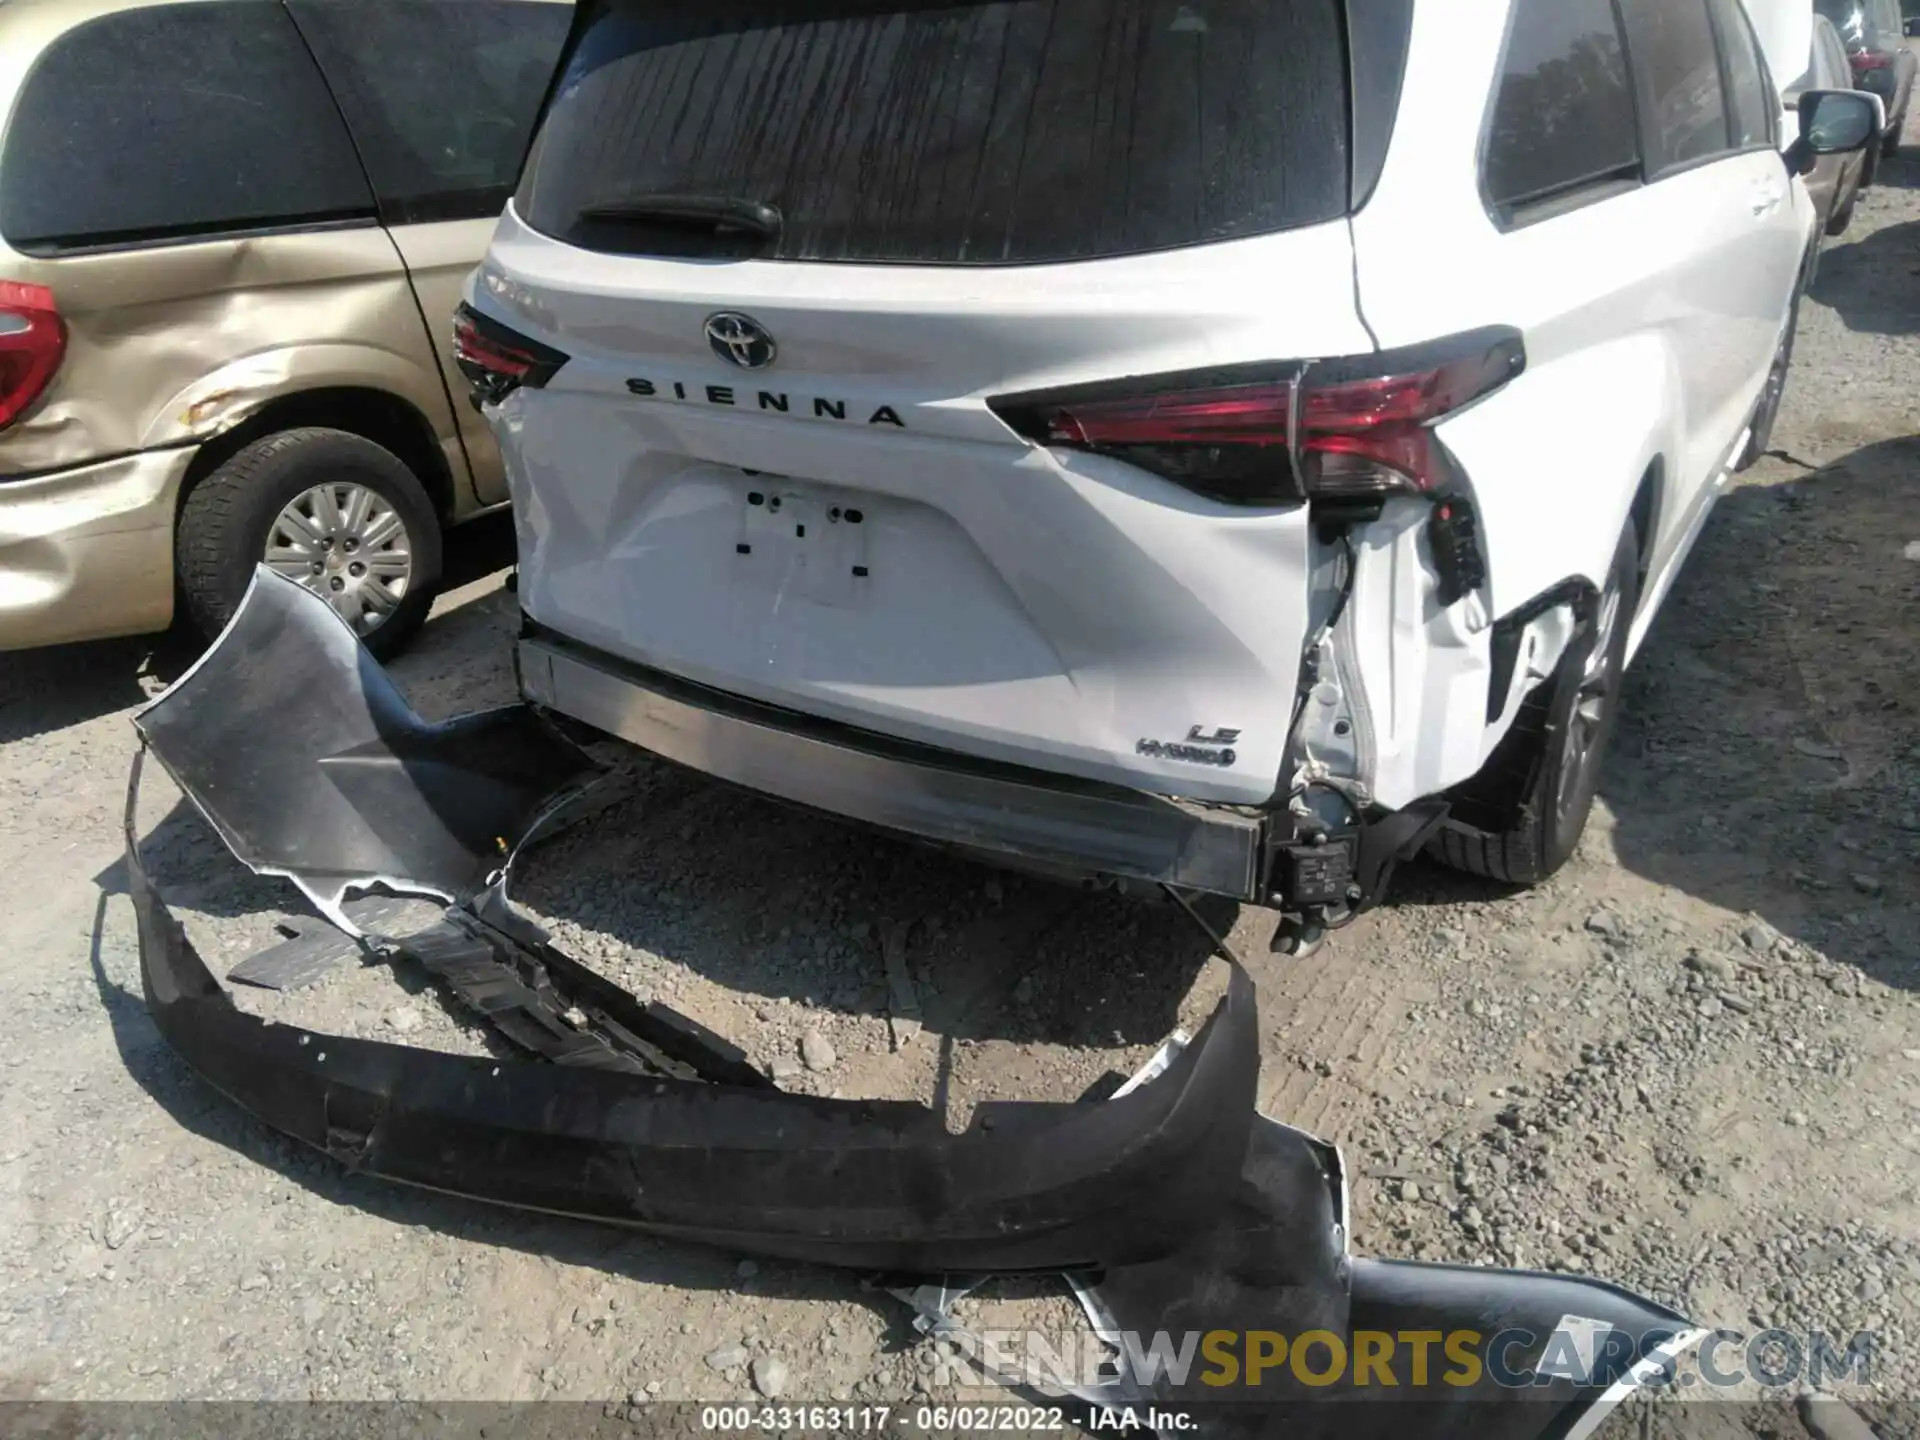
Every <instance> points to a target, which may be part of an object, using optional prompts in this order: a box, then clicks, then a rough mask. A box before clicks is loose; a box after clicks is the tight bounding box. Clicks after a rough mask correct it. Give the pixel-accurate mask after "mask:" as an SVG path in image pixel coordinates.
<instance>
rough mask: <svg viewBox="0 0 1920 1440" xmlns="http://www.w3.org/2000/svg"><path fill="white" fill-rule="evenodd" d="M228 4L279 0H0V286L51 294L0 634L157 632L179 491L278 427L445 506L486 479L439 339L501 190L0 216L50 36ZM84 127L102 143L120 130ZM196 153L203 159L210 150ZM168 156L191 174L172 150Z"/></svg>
mask: <svg viewBox="0 0 1920 1440" xmlns="http://www.w3.org/2000/svg"><path fill="white" fill-rule="evenodd" d="M236 3H246V4H248V5H249V6H250V7H266V8H267V9H270V10H272V11H274V12H283V10H284V7H282V6H281V5H280V4H279V3H278V0H133V3H132V4H128V3H124V0H10V3H7V4H5V5H0V115H10V116H12V117H13V118H12V122H11V123H10V126H9V132H8V133H7V134H6V135H5V136H4V137H0V283H3V282H13V283H14V284H16V285H24V286H30V287H43V289H44V290H45V291H47V292H51V295H52V297H53V299H54V301H55V303H56V304H57V307H58V312H59V317H60V321H61V323H62V324H63V325H64V328H65V337H66V340H65V353H64V356H63V357H62V359H61V361H60V364H59V369H58V371H57V372H56V373H55V374H54V376H53V378H52V380H51V382H50V383H49V384H47V386H46V387H45V389H44V391H43V392H42V393H40V394H39V395H38V396H37V398H36V399H35V400H34V401H33V402H32V403H30V404H29V405H28V406H27V408H26V409H25V411H24V412H23V413H21V414H20V415H19V417H18V418H17V419H16V420H15V421H14V422H13V423H12V424H10V425H7V426H6V427H5V428H3V429H0V650H8V649H17V648H23V647H27V646H38V645H47V644H54V643H59V642H66V641H78V640H90V639H96V638H101V637H106V636H113V635H129V634H139V633H145V632H150V631H155V630H159V629H164V628H165V627H166V626H167V625H168V623H169V622H170V620H171V618H172V615H173V610H174V600H175V590H176V586H175V562H174V532H175V523H176V517H177V515H178V512H179V506H180V503H181V498H182V495H183V492H184V491H185V490H186V488H187V487H189V486H191V485H192V484H194V483H195V481H196V480H197V479H198V478H199V477H200V476H201V475H202V474H203V473H205V472H206V471H207V470H208V469H209V468H210V467H211V466H212V465H214V464H217V463H218V462H219V460H220V459H221V458H223V457H224V456H225V455H228V454H231V453H232V452H233V450H234V446H235V443H236V442H239V441H244V440H245V439H248V438H252V437H256V436H259V435H263V434H268V433H272V432H273V431H274V430H276V429H277V428H282V427H291V426H296V425H322V426H328V427H332V428H338V429H343V430H347V431H349V432H353V433H356V434H361V435H364V436H366V437H367V438H369V439H372V440H374V441H376V442H377V443H380V444H382V445H384V446H386V447H387V448H388V449H390V450H393V451H394V453H396V454H398V455H399V456H400V457H401V458H402V459H403V460H405V461H406V462H407V464H408V465H409V467H410V468H411V469H412V470H413V471H414V473H415V474H416V475H417V476H418V478H419V479H420V481H421V483H422V485H423V486H424V487H425V489H426V491H427V493H428V495H429V496H430V498H431V499H432V501H433V505H434V509H435V510H436V512H437V513H438V514H439V516H440V518H441V520H442V522H443V523H446V524H452V523H457V522H458V521H460V520H463V519H466V518H468V517H469V516H472V515H474V514H476V513H478V512H480V511H482V510H485V509H487V508H489V507H492V506H495V505H498V504H500V503H502V502H503V501H504V500H505V499H506V487H505V482H504V477H503V475H502V470H501V461H500V456H499V452H498V451H497V449H496V448H495V446H494V443H493V440H492V437H491V436H490V435H489V434H488V432H487V430H486V427H485V425H484V424H482V423H481V421H480V420H479V417H478V416H477V415H475V414H474V413H473V411H472V410H471V408H470V407H469V406H468V405H467V404H466V403H465V400H464V385H463V383H462V382H461V381H460V377H459V375H458V372H457V371H456V370H454V368H453V362H452V356H451V350H450V341H451V316H452V312H453V310H454V307H455V305H456V304H457V303H458V299H459V289H460V284H461V282H462V280H463V279H464V277H465V276H466V275H467V273H468V272H469V271H470V270H472V268H473V267H474V266H475V265H476V264H477V263H478V262H479V259H480V257H481V255H482V253H483V252H484V250H485V248H486V243H487V239H488V237H489V235H490V234H491V233H492V230H493V225H494V218H495V216H497V214H498V211H499V208H500V207H499V204H498V203H497V201H498V197H497V196H495V195H492V194H488V195H480V194H474V195H470V196H464V197H458V198H455V199H452V200H451V201H450V202H442V203H440V204H439V205H438V213H444V214H447V215H448V217H449V218H434V216H435V214H436V210H435V207H434V206H433V205H427V206H421V205H413V206H411V207H408V206H405V205H397V206H390V205H388V204H387V203H386V197H385V196H384V195H381V196H380V197H379V198H378V199H375V197H374V194H373V191H374V186H373V185H369V186H368V200H369V203H368V205H367V206H366V207H365V209H364V211H362V212H361V213H347V214H337V215H326V216H317V217H316V216H302V215H295V216H292V217H273V216H267V217H264V218H263V220H262V222H261V223H245V224H241V225H234V226H229V227H224V228H216V230H215V231H214V233H205V234H200V233H186V234H168V233H160V234H155V235H139V234H131V235H112V236H109V237H107V238H106V239H105V240H104V241H102V240H100V239H98V238H96V237H92V236H87V235H81V236H79V237H77V242H76V243H67V242H65V241H56V242H54V243H40V242H37V241H36V242H34V243H28V244H17V243H16V241H15V238H14V236H12V235H9V234H7V233H6V222H7V218H8V217H7V212H8V208H9V207H8V205H7V204H6V203H5V200H4V197H5V193H6V182H7V181H8V180H9V179H15V178H17V177H15V176H12V175H9V174H8V173H7V167H8V166H9V165H10V164H12V163H13V162H14V161H15V160H16V158H17V157H18V156H20V155H21V154H23V153H24V154H26V155H27V157H28V158H27V159H25V160H23V161H22V162H21V163H22V164H25V165H31V164H32V163H33V157H32V153H31V152H32V151H33V149H34V142H30V141H22V142H21V144H19V145H16V143H15V142H16V138H17V137H16V135H15V133H14V129H15V127H17V126H18V125H19V124H20V123H21V105H20V103H19V102H20V97H21V94H22V91H23V88H24V87H25V86H27V85H28V84H30V83H31V77H32V76H33V73H34V71H35V68H36V66H37V65H38V64H39V63H40V62H41V60H42V57H43V56H45V55H46V54H47V53H48V52H49V49H50V47H54V46H56V45H58V44H59V43H60V42H61V41H62V40H63V38H64V37H70V36H72V35H73V33H74V32H75V31H76V30H79V29H80V28H81V27H84V26H87V25H89V24H91V23H93V22H95V21H96V20H99V19H101V18H103V17H114V16H119V15H121V14H123V13H125V12H128V11H133V10H154V11H159V10H167V11H169V12H183V11H188V10H196V11H200V12H201V14H203V15H206V18H209V19H211V18H224V17H214V16H212V15H211V14H207V12H209V11H211V10H213V9H214V8H215V7H218V8H219V9H221V10H222V11H223V12H224V11H230V10H231V9H232V7H233V6H234V5H235V4H236ZM315 3H319V4H324V3H325V0H315ZM540 8H541V9H544V10H548V11H549V13H551V12H552V10H553V9H554V8H555V7H551V6H546V5H543V6H541V7H540ZM246 13H247V15H248V16H249V17H250V18H254V19H257V18H261V17H262V16H263V12H262V10H260V9H258V8H250V9H249V10H248V11H247V12H246ZM196 18H199V17H198V16H196ZM272 23H273V24H274V25H276V26H277V25H278V24H279V23H280V22H279V21H277V20H276V21H274V22H272ZM563 25H564V22H563V21H562V28H563ZM288 29H289V30H290V31H291V32H292V33H295V34H297V33H298V32H297V30H296V29H295V28H294V27H293V26H292V25H289V27H288ZM554 34H555V36H556V41H557V36H558V34H559V30H558V29H556V30H555V31H554ZM295 43H297V42H295ZM309 58H311V57H309ZM156 63H164V59H163V57H156ZM289 63H295V62H293V61H289ZM103 83H105V82H104V81H103ZM416 98H417V99H418V100H419V102H420V103H431V97H428V96H420V97H416ZM399 103H402V102H400V101H396V105H398V104H399ZM529 119H530V116H529ZM43 128H44V127H43ZM87 138H88V140H89V142H90V143H97V144H99V145H101V146H103V147H112V146H114V145H115V144H117V143H121V138H124V137H116V136H115V135H114V134H112V133H106V132H105V131H103V133H101V134H99V135H98V136H93V137H87ZM174 138H176V137H159V139H158V140H157V141H145V137H142V141H136V142H135V144H134V148H136V149H138V148H140V145H141V143H143V141H144V142H145V150H146V154H145V156H144V159H145V161H146V162H147V163H149V164H150V163H152V160H153V156H154V155H155V153H157V151H158V150H159V149H160V148H161V146H162V145H163V144H164V143H168V142H170V141H171V140H172V139H174ZM177 138H178V140H179V142H180V143H181V144H188V143H192V140H193V137H190V136H187V135H181V136H179V137H177ZM356 139H357V140H359V141H360V145H361V148H362V149H363V150H364V149H365V148H366V142H365V141H364V140H363V139H361V138H360V137H356ZM40 146H41V148H45V142H40ZM496 148H498V147H496ZM436 158H437V157H436ZM195 163H196V164H197V165H198V166H199V174H200V175H201V176H205V175H210V174H216V173H217V172H216V171H215V170H214V169H212V168H211V167H213V165H214V164H215V162H214V161H212V160H202V159H199V158H198V157H196V161H195ZM102 168H103V183H106V182H107V181H111V180H112V179H113V178H114V177H113V173H112V171H111V169H110V168H108V167H107V166H105V165H104V164H103V167H102ZM369 168H370V172H371V173H374V174H375V175H376V177H377V175H378V173H379V172H378V171H377V170H375V169H373V167H369ZM183 173H184V174H185V176H186V181H185V182H183V183H194V184H200V183H203V182H202V181H201V180H200V179H196V178H195V174H194V171H193V167H192V166H187V165H184V163H183ZM31 178H34V177H28V178H26V179H21V180H20V183H21V184H22V185H25V184H27V183H28V181H29V179H31ZM509 181H510V176H509ZM35 203H36V202H32V201H22V202H20V203H18V204H16V205H14V206H13V207H12V208H13V209H15V210H32V209H33V208H34V205H35ZM462 211H464V212H466V213H460V212H462ZM474 212H478V213H474ZM416 217H424V218H416ZM249 218H251V217H249ZM456 396H459V397H461V399H460V402H459V403H455V397H456Z"/></svg>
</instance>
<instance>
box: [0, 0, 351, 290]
mask: <svg viewBox="0 0 1920 1440" xmlns="http://www.w3.org/2000/svg"><path fill="white" fill-rule="evenodd" d="M372 211H373V196H372V194H371V193H370V192H369V190H368V188H367V182H366V177H365V176H364V175H363V174H362V173H361V170H360V166H359V162H358V160H357V159H356V158H355V156H354V152H353V144H352V142H351V141H350V140H349V139H348V138H347V132H346V129H345V127H344V126H343V125H342V124H341V123H340V116H339V112H338V111H337V110H336V109H335V107H334V103H333V100H332V99H331V98H330V97H329V96H328V94H327V89H326V85H325V84H324V82H322V80H321V78H320V72H319V71H318V70H316V69H315V68H314V64H313V59H312V57H311V56H310V55H309V54H308V53H307V50H306V47H305V46H304V45H303V44H302V43H301V41H300V36H299V35H298V33H296V32H295V30H294V28H293V23H292V21H290V20H289V19H288V18H287V15H286V12H285V11H283V10H282V9H281V8H280V7H279V6H278V5H274V4H266V3H255V0H204V3H197V4H192V5H171V6H155V7H150V8H144V9H137V10H124V11H120V12H118V13H115V14H110V15H104V16H101V17H100V18H98V19H95V20H89V21H87V22H86V23H85V24H83V25H79V26H76V27H75V28H74V29H72V30H70V31H68V32H67V33H66V34H65V35H63V36H61V37H60V38H59V39H58V40H56V41H54V43H53V44H52V45H51V46H49V47H48V48H47V50H46V51H45V52H44V53H43V54H42V55H41V56H40V59H39V61H38V62H37V63H36V64H35V65H34V67H33V69H32V71H31V72H30V73H29V74H28V76H27V81H26V85H25V87H24V89H23V90H22V92H21V95H20V99H19V101H18V103H17V104H16V105H15V107H14V113H13V119H12V121H11V123H10V124H9V126H8V130H7V141H6V148H5V150H4V152H0V234H4V235H5V236H6V238H7V240H8V242H9V243H11V244H12V245H13V246H14V247H15V248H17V249H20V250H24V251H29V252H47V251H58V250H63V249H69V248H76V247H89V248H90V247H99V246H112V245H118V244H137V243H141V242H145V241H151V240H157V239H167V238H188V237H192V236H195V235H212V234H219V233H221V232H228V231H240V230H257V229H261V228H268V227H275V226H282V225H289V224H301V223H312V222H320V221H330V220H339V219H345V218H355V217H361V216H365V217H368V218H371V215H372Z"/></svg>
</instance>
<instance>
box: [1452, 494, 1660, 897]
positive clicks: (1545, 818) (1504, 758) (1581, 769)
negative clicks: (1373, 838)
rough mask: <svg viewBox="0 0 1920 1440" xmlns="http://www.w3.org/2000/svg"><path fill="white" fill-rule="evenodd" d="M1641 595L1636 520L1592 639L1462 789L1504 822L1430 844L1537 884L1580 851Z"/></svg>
mask: <svg viewBox="0 0 1920 1440" xmlns="http://www.w3.org/2000/svg"><path fill="white" fill-rule="evenodd" d="M1639 599H1640V540H1639V535H1638V533H1637V531H1636V530H1635V528H1634V525H1633V522H1632V521H1628V522H1627V528H1626V530H1625V531H1624V532H1623V533H1622V534H1621V536H1620V543H1619V545H1618V546H1616V547H1615V549H1614V555H1613V564H1612V566H1611V567H1610V569H1609V570H1608V574H1607V582H1606V586H1605V588H1604V589H1603V590H1602V591H1601V595H1600V604H1599V608H1598V611H1597V613H1596V617H1595V627H1594V632H1593V643H1592V644H1590V645H1589V644H1584V643H1582V644H1578V645H1575V646H1572V647H1570V648H1569V650H1568V653H1567V656H1566V658H1565V659H1563V660H1562V661H1561V663H1560V669H1559V671H1558V673H1557V674H1555V676H1554V677H1553V679H1552V680H1550V681H1548V682H1547V683H1546V684H1544V685H1542V686H1540V687H1539V688H1538V689H1536V690H1535V691H1534V693H1533V694H1532V695H1530V696H1528V697H1527V700H1526V702H1525V703H1524V704H1523V705H1522V706H1521V709H1520V714H1519V715H1518V716H1517V717H1516V718H1515V720H1514V723H1513V728H1512V730H1510V731H1509V732H1508V733H1507V735H1506V738H1505V739H1503V740H1502V741H1501V742H1500V744H1499V745H1498V746H1497V747H1496V748H1495V750H1494V752H1493V755H1492V757H1491V758H1490V759H1489V760H1488V762H1487V766H1486V768H1485V769H1484V770H1482V771H1481V773H1480V774H1479V775H1477V776H1475V777H1474V779H1473V780H1471V781H1469V782H1468V783H1467V784H1466V785H1464V786H1462V787H1460V790H1459V791H1458V792H1456V794H1455V797H1454V799H1455V813H1456V814H1457V815H1459V816H1460V818H1461V819H1462V820H1464V821H1465V822H1466V823H1468V824H1472V823H1474V820H1475V817H1476V816H1478V817H1481V818H1487V817H1495V816H1497V817H1501V821H1503V822H1504V823H1501V821H1497V822H1495V823H1496V824H1498V826H1499V828H1492V829H1489V828H1485V827H1483V828H1481V829H1479V830H1477V831H1474V832H1472V833H1468V832H1465V831H1461V830H1455V829H1451V828H1447V829H1442V830H1441V831H1440V833H1439V834H1437V835H1436V836H1434V838H1433V839H1432V841H1430V842H1429V843H1428V846H1427V853H1428V854H1430V855H1431V856H1433V857H1434V858H1435V859H1437V860H1439V861H1440V862H1441V863H1442V864H1444V865H1447V866H1450V867H1451V868H1453V869H1455V870H1463V871H1466V872H1467V873H1468V874H1471V875H1478V876H1481V877H1483V878H1485V879H1488V880H1498V881H1501V882H1503V883H1505V884H1510V885H1537V884H1539V883H1540V882H1541V881H1543V880H1545V879H1546V878H1547V877H1548V876H1550V875H1552V874H1554V873H1555V872H1556V871H1558V870H1559V869H1560V868H1561V867H1562V866H1563V865H1565V864H1566V863H1567V861H1568V860H1570V859H1572V858H1573V852H1574V850H1575V848H1576V847H1577V846H1578V845H1579V843H1580V836H1581V835H1582V834H1583V833H1584V832H1585V830H1586V828H1587V819H1588V817H1589V816H1590V815H1591V814H1592V813H1593V800H1594V796H1595V795H1596V794H1597V793H1598V791H1599V785H1600V768H1601V765H1602V763H1603V762H1604V760H1605V757H1606V751H1607V744H1608V742H1609V741H1610V740H1611V738H1612V736H1613V726H1614V720H1615V718H1616V716H1617V715H1618V713H1619V709H1620V686H1621V682H1622V680H1623V679H1624V678H1625V675H1626V668H1627V667H1626V660H1627V635H1628V633H1629V632H1630V631H1631V630H1632V629H1633V616H1634V611H1635V609H1636V608H1637V606H1638V604H1639ZM1590 662H1591V663H1590Z"/></svg>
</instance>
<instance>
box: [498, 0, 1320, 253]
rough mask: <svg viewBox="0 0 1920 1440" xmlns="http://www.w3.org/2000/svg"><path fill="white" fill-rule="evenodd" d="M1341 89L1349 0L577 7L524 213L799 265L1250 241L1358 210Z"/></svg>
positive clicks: (581, 238) (660, 243)
mask: <svg viewBox="0 0 1920 1440" xmlns="http://www.w3.org/2000/svg"><path fill="white" fill-rule="evenodd" d="M1346 74H1347V60H1346V45H1345V36H1344V32H1343V28H1342V18H1341V0H1286V3H1284V4H1282V3H1275V0H1002V3H995V4H964V3H963V4H951V3H949V4H926V3H919V0H587V3H585V4H584V5H582V7H581V13H580V15H579V18H578V20H577V21H576V27H575V38H574V41H573V44H572V46H571V48H570V51H569V53H568V56H567V58H566V59H565V61H564V62H563V69H562V78H561V81H560V84H559V85H558V87H557V89H556V94H555V98H554V100H553V102H552V104H551V106H550V108H549V111H548V113H547V116H546V118H545V121H544V123H543V125H542V128H541V133H540V135H539V137H538V139H537V140H536V141H535V144H534V148H533V153H532V156H531V158H530V160H529V163H528V169H527V173H526V175H525V177H524V179H523V180H522V183H521V189H520V193H519V196H518V198H517V200H516V207H517V208H518V210H519V211H520V214H521V215H522V217H523V218H524V219H525V220H526V221H527V223H528V224H530V225H532V226H533V227H534V228H535V229H538V230H542V231H545V232H546V233H548V234H552V235H555V236H558V237H561V238H563V239H567V240H569V241H571V242H572V243H575V244H581V245H587V246H590V247H594V248H601V249H610V250H624V251H631V252H637V253H692V254H702V253H736V254H739V253H749V254H755V255H762V256H765V257H768V258H777V259H790V260H827V261H836V260H837V261H868V262H897V263H909V264H980V265H995V264H1023V263H1035V262H1044V261H1059V260H1072V259H1081V258H1089V257H1094V256H1102V255H1125V254H1134V253H1139V252H1143V251H1151V250H1160V249H1167V248H1171V247H1174V246H1181V245H1192V244H1197V243H1201V242H1206V241H1220V240H1232V239H1239V238H1243V237H1246V236H1252V235H1260V234H1265V233H1268V232H1271V231H1276V230H1284V229H1289V228H1292V227H1296V226H1302V225H1311V224H1316V223H1319V222H1323V221H1327V220H1333V219H1337V218H1339V217H1341V216H1344V215H1345V214H1346V212H1347V201H1348V191H1349V184H1350V180H1349V176H1350V163H1349V145H1348V126H1349V115H1348V98H1347V80H1346ZM660 197H668V198H670V199H671V198H684V197H703V198H708V199H714V200H720V201H729V202H742V201H743V202H747V203H748V204H751V205H765V206H772V207H773V208H774V209H775V210H777V211H778V212H779V225H778V229H777V233H775V234H773V235H772V236H771V237H764V238H763V237H758V236H753V237H746V238H742V236H741V235H740V234H739V233H737V232H734V233H731V234H730V233H729V232H728V231H727V229H726V228H725V227H715V226H714V225H712V224H711V223H704V224H703V223H700V222H695V223H692V224H688V223H685V222H681V223H662V222H659V221H657V220H656V219H655V218H653V217H652V212H651V210H650V206H651V204H652V202H654V201H656V200H658V199H659V198H660ZM636 202H638V203H637V204H636ZM593 210H598V211H599V212H600V214H601V215H602V216H605V215H606V214H607V212H608V211H609V210H611V211H614V212H616V213H617V214H619V215H620V217H621V218H617V219H606V218H600V219H595V218H591V217H590V216H588V215H585V214H583V212H586V211H593Z"/></svg>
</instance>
